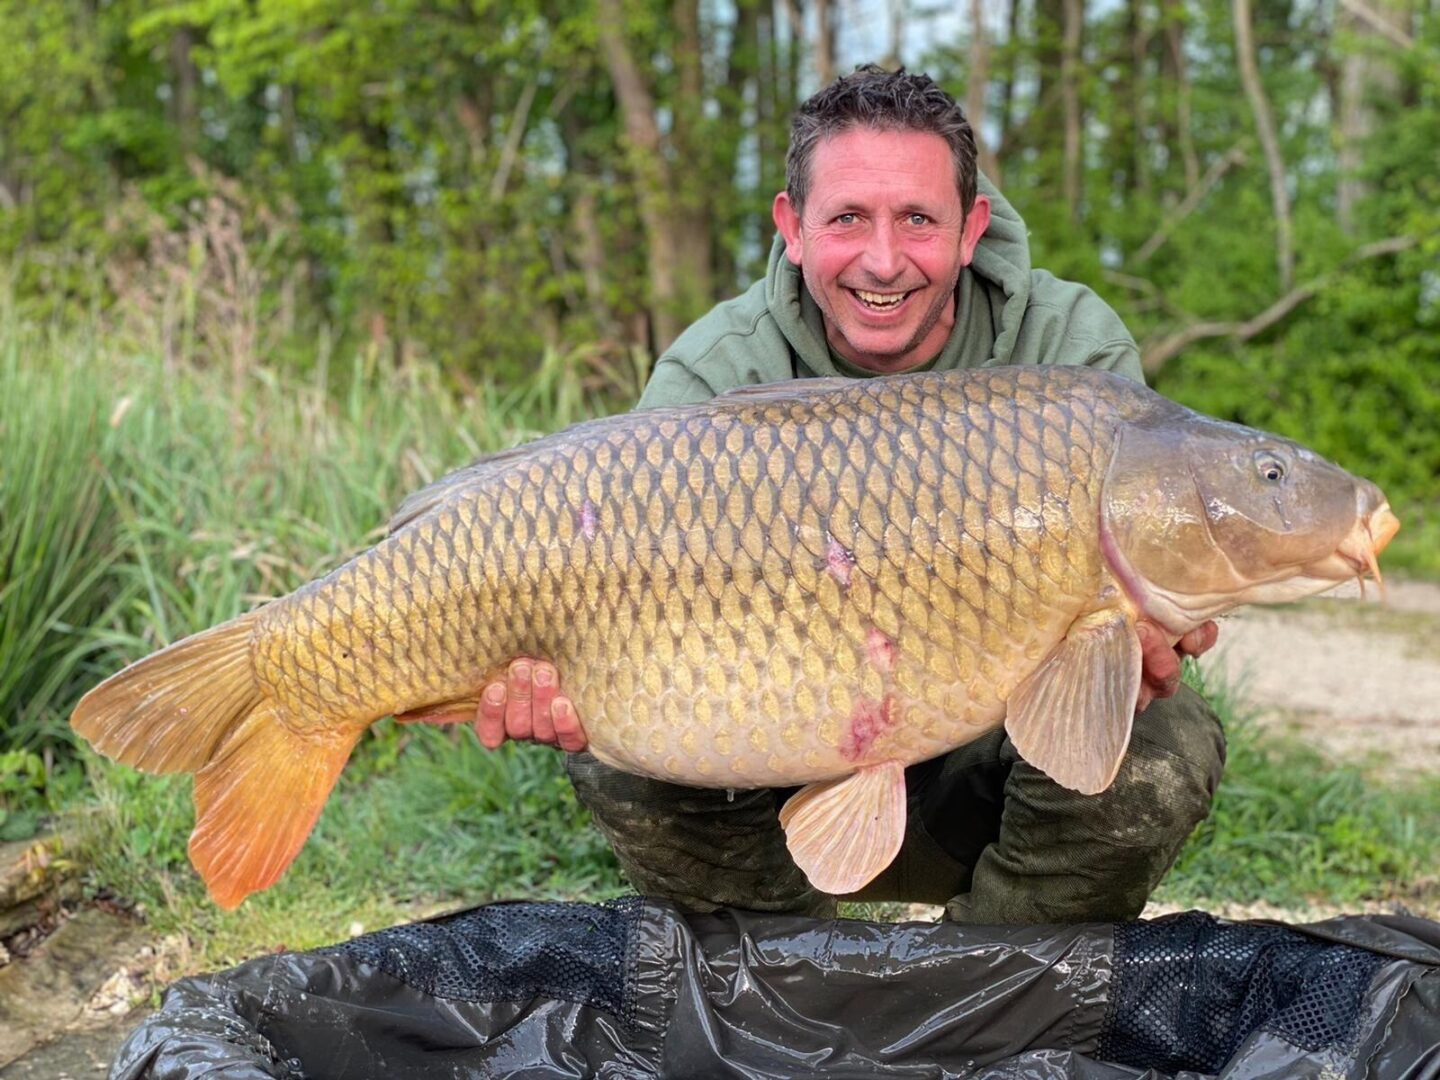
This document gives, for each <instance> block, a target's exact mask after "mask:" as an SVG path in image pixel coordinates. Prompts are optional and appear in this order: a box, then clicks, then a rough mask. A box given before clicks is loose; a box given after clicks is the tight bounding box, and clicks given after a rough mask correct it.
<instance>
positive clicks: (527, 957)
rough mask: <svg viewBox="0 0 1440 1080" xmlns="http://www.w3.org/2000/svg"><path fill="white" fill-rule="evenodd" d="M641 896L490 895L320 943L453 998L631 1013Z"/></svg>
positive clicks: (627, 1018)
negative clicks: (589, 900) (628, 981)
mask: <svg viewBox="0 0 1440 1080" xmlns="http://www.w3.org/2000/svg"><path fill="white" fill-rule="evenodd" d="M643 903H644V901H642V900H641V899H640V898H639V897H622V898H621V899H618V900H612V901H610V902H608V903H605V904H559V903H556V904H549V903H513V904H491V905H487V906H485V907H479V908H475V909H473V910H471V911H464V912H460V913H459V914H456V915H451V916H447V917H445V918H441V919H435V920H432V921H430V922H421V923H411V924H410V925H408V926H394V927H391V928H390V929H388V930H379V931H377V932H375V933H373V934H366V935H364V936H363V937H358V938H355V939H354V940H352V941H347V942H345V943H344V944H343V945H335V946H332V947H331V948H329V949H326V950H324V951H325V952H327V953H340V954H343V955H347V956H349V957H351V958H353V959H355V960H358V961H360V962H362V963H367V964H373V965H374V966H375V967H378V968H380V969H381V970H382V971H384V972H387V973H388V974H390V975H392V976H394V977H395V978H397V979H399V980H400V981H401V982H404V983H406V984H407V985H409V986H413V987H414V988H415V989H417V990H419V991H421V992H423V993H426V994H431V995H434V996H435V997H441V998H449V999H451V1000H459V1001H523V1000H526V999H528V998H531V997H549V998H555V999H557V1000H560V1001H570V1002H575V1003H576V1004H580V1005H589V1006H592V1007H594V1008H597V1009H604V1010H605V1011H607V1012H609V1013H612V1014H614V1015H616V1016H620V1017H622V1018H623V1019H624V1020H625V1021H626V1022H627V1023H628V1022H629V1021H630V1019H631V1017H630V1016H629V1015H628V1011H627V1009H626V1007H625V1006H626V998H625V967H626V960H627V957H628V955H629V951H630V950H629V946H630V934H631V928H632V926H633V924H634V921H635V920H636V919H637V918H638V917H639V914H640V910H641V908H642V906H643Z"/></svg>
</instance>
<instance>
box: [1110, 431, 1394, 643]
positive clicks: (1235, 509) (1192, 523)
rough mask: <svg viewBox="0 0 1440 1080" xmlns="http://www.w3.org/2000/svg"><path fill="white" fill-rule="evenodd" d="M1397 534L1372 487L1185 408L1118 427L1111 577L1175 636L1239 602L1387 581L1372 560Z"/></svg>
mask: <svg viewBox="0 0 1440 1080" xmlns="http://www.w3.org/2000/svg"><path fill="white" fill-rule="evenodd" d="M1399 528H1400V522H1399V520H1398V519H1397V518H1396V517H1395V515H1394V513H1393V512H1392V511H1391V509H1390V504H1389V503H1388V502H1387V501H1386V499H1385V495H1384V493H1383V492H1381V490H1380V489H1379V488H1378V487H1377V486H1376V485H1374V484H1372V483H1371V482H1370V481H1368V480H1364V479H1361V478H1360V477H1357V476H1353V475H1352V474H1350V473H1348V472H1346V471H1345V470H1344V469H1342V468H1340V467H1339V466H1337V465H1334V464H1332V463H1331V462H1329V461H1327V460H1325V458H1323V457H1321V456H1320V455H1319V454H1316V453H1315V452H1314V451H1312V450H1309V449H1306V448H1305V447H1303V446H1301V445H1299V444H1298V443H1295V442H1291V441H1290V440H1288V439H1282V438H1280V437H1278V436H1275V435H1270V434H1267V433H1265V432H1262V431H1257V430H1255V429H1254V428H1247V427H1242V426H1241V425H1239V424H1229V423H1225V422H1223V421H1219V420H1212V419H1209V418H1208V417H1202V416H1198V415H1197V414H1194V413H1190V412H1189V411H1188V410H1177V411H1175V412H1170V413H1167V414H1166V415H1165V416H1163V417H1161V418H1156V419H1154V420H1153V421H1152V422H1149V423H1132V424H1127V425H1124V426H1122V427H1121V429H1120V431H1119V433H1118V435H1117V439H1116V444H1115V451H1114V454H1113V457H1112V459H1111V463H1110V467H1109V470H1108V472H1107V475H1106V480H1105V490H1104V493H1103V500H1102V509H1101V539H1102V545H1103V547H1104V549H1105V555H1106V558H1107V561H1108V562H1109V564H1110V567H1111V569H1112V571H1113V572H1114V573H1115V575H1116V577H1117V578H1118V579H1119V580H1120V582H1121V584H1122V585H1123V586H1124V587H1125V588H1126V590H1127V592H1128V593H1129V594H1130V596H1131V598H1132V599H1133V600H1134V602H1135V603H1136V604H1137V606H1138V607H1140V608H1141V610H1142V612H1143V613H1144V614H1145V615H1147V616H1149V617H1150V618H1152V619H1154V620H1155V621H1157V622H1159V623H1160V624H1161V625H1163V626H1165V627H1166V628H1167V629H1169V630H1171V631H1172V632H1174V633H1176V634H1181V633H1184V632H1185V631H1187V630H1189V629H1192V628H1194V627H1195V626H1197V625H1199V624H1200V623H1202V622H1204V621H1205V620H1206V619H1210V618H1213V617H1215V616H1216V615H1219V614H1221V613H1223V612H1225V611H1227V610H1229V609H1230V608H1233V607H1236V606H1238V605H1240V604H1249V603H1279V602H1283V601H1288V600H1296V599H1299V598H1300V597H1304V596H1309V595H1312V594H1314V593H1317V592H1323V591H1324V590H1326V589H1328V588H1331V587H1333V586H1334V585H1336V584H1338V583H1340V582H1342V581H1345V580H1347V579H1349V578H1358V579H1360V580H1361V582H1362V585H1363V581H1364V578H1365V575H1366V574H1367V573H1368V574H1371V575H1372V576H1374V577H1375V579H1376V580H1377V581H1379V580H1380V571H1379V566H1378V564H1377V562H1376V558H1377V556H1378V555H1379V554H1380V552H1381V551H1382V550H1383V549H1384V548H1385V545H1386V544H1388V543H1389V542H1390V539H1391V538H1392V537H1393V536H1394V535H1395V533H1396V531H1397V530H1398V529H1399ZM1382 584H1383V583H1382Z"/></svg>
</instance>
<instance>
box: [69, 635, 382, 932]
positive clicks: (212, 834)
mask: <svg viewBox="0 0 1440 1080" xmlns="http://www.w3.org/2000/svg"><path fill="white" fill-rule="evenodd" d="M258 614H259V613H258V612H251V613H250V614H248V615H242V616H240V617H239V618H238V619H233V620H231V621H230V622H228V623H224V624H222V625H220V626H217V627H215V628H214V629H213V630H206V631H204V632H203V633H200V634H196V635H194V636H193V637H188V638H186V639H184V640H183V641H179V642H177V643H175V644H174V645H171V646H170V647H169V648H166V649H162V650H161V651H159V652H157V653H155V654H154V655H152V656H147V657H146V658H145V659H143V660H139V661H137V662H136V663H134V664H131V665H130V666H129V667H127V668H126V669H125V670H124V671H121V672H119V673H118V674H116V675H113V676H111V677H110V678H109V679H107V680H106V681H105V682H103V683H101V684H100V685H99V686H97V687H96V688H95V689H93V690H91V691H90V692H89V693H88V694H86V695H85V696H84V697H83V698H82V699H81V700H80V704H79V705H77V706H76V708H75V713H74V715H73V716H72V717H71V718H70V724H71V726H72V727H73V728H74V729H75V731H76V732H77V733H78V734H80V735H81V736H83V737H84V738H85V739H87V740H88V741H89V742H90V744H91V745H92V746H94V747H95V749H96V750H98V751H100V752H101V753H102V754H105V755H107V756H108V757H112V758H115V759H116V760H118V761H122V762H124V763H125V764H127V765H133V766H134V767H136V768H137V769H143V770H145V771H146V772H155V773H169V772H193V773H195V830H194V831H193V832H192V833H191V834H190V859H191V861H192V862H193V863H194V864H195V868H196V869H197V870H199V871H200V875H201V877H203V878H204V879H205V884H206V887H207V888H208V889H209V891H210V896H211V898H212V899H213V900H214V901H215V902H216V903H217V904H219V905H220V906H221V907H223V908H226V909H231V908H235V907H237V906H238V905H239V904H240V902H241V901H242V900H244V899H245V897H246V896H248V895H249V894H250V893H252V892H256V891H258V890H260V889H264V888H266V887H268V886H270V885H273V884H274V883H275V882H276V881H277V880H278V879H279V877H280V875H281V874H282V873H284V872H285V868H286V867H287V866H289V865H290V863H291V861H292V860H293V859H294V858H295V856H296V855H297V854H298V853H299V851H300V848H301V847H302V846H303V845H304V843H305V838H306V837H307V836H309V835H310V830H311V829H312V828H314V826H315V821H316V819H317V818H319V816H320V811H321V809H322V808H323V807H324V805H325V800H326V799H327V798H328V797H329V795H330V789H331V788H332V787H334V785H335V779H336V777H338V776H339V775H340V770H341V769H342V768H344V766H345V762H346V761H347V760H348V759H349V757H350V751H351V750H352V749H354V746H355V743H356V742H358V741H359V738H360V734H361V731H363V730H364V729H363V728H360V729H350V730H345V731H336V730H333V729H327V730H316V731H314V732H306V733H305V734H303V735H301V734H297V733H296V732H295V731H293V730H292V728H293V726H294V724H293V721H292V722H289V723H287V720H289V719H290V718H288V717H286V716H283V715H281V710H280V707H279V706H278V705H277V704H276V703H275V702H273V701H271V700H270V699H268V698H267V697H265V696H264V695H263V694H262V693H261V689H260V687H259V685H258V684H257V683H256V681H255V675H254V668H253V666H252V664H251V638H252V634H253V631H254V624H255V620H256V618H257V617H258Z"/></svg>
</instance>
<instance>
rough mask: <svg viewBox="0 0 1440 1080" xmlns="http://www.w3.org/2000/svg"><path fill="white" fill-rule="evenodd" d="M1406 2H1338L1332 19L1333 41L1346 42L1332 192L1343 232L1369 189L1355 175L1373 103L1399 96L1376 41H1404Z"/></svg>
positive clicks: (1396, 78)
mask: <svg viewBox="0 0 1440 1080" xmlns="http://www.w3.org/2000/svg"><path fill="white" fill-rule="evenodd" d="M1408 6H1409V5H1408V4H1406V3H1405V2H1404V0H1373V2H1372V3H1370V4H1368V5H1364V6H1363V7H1362V5H1360V4H1358V3H1343V2H1342V3H1341V5H1340V11H1339V12H1338V13H1337V15H1336V23H1335V29H1336V32H1337V33H1336V37H1343V38H1344V39H1347V41H1346V43H1347V45H1348V49H1347V51H1346V53H1345V54H1344V57H1343V58H1342V60H1341V68H1340V102H1339V106H1340V107H1339V112H1338V128H1337V131H1336V135H1337V140H1336V141H1337V142H1338V144H1339V148H1340V149H1339V161H1338V164H1339V172H1340V176H1339V182H1338V186H1337V189H1336V192H1335V210H1336V217H1337V218H1338V219H1339V221H1340V227H1341V228H1342V229H1344V230H1345V231H1346V232H1347V233H1353V232H1354V231H1355V208H1356V206H1357V205H1358V204H1359V203H1360V202H1361V201H1362V200H1363V199H1364V198H1365V197H1366V195H1368V194H1369V190H1370V186H1369V184H1368V183H1367V182H1366V181H1365V179H1364V178H1363V177H1361V176H1360V175H1359V173H1360V167H1361V165H1362V164H1363V158H1362V155H1363V153H1364V149H1365V143H1366V142H1367V141H1368V140H1369V139H1370V137H1371V136H1372V135H1373V134H1374V133H1375V127H1376V113H1375V106H1374V103H1375V102H1376V101H1379V100H1389V101H1395V100H1397V99H1398V98H1399V95H1400V73H1399V72H1398V71H1397V70H1396V68H1395V65H1394V63H1393V62H1392V61H1391V60H1390V59H1389V57H1388V56H1387V55H1386V51H1385V49H1383V48H1377V47H1376V46H1377V45H1379V43H1380V39H1382V38H1386V39H1389V40H1390V41H1392V42H1393V41H1395V40H1396V35H1399V36H1400V39H1401V40H1404V38H1406V37H1408V35H1409V30H1410V12H1409V11H1408Z"/></svg>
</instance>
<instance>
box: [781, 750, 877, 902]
mask: <svg viewBox="0 0 1440 1080" xmlns="http://www.w3.org/2000/svg"><path fill="white" fill-rule="evenodd" d="M780 824H781V825H782V826H783V827H784V829H785V844H786V846H787V847H789V849H790V854H791V855H792V856H793V857H794V859H795V862H796V865H798V866H799V867H800V869H801V870H803V871H805V876H806V877H807V878H809V879H810V884H812V885H814V886H815V887H816V888H817V889H819V890H820V891H821V892H827V893H830V894H831V895H834V896H843V895H845V894H846V893H852V892H855V891H857V890H858V889H860V888H861V887H862V886H864V885H865V884H867V883H868V882H869V881H870V880H871V879H873V878H874V877H875V876H876V875H877V874H879V873H880V871H881V870H884V869H885V868H886V867H887V866H889V865H890V863H891V861H892V860H893V859H894V858H895V855H896V854H897V853H898V852H899V851H900V844H901V842H902V841H903V840H904V839H905V767H904V766H903V765H901V764H900V762H898V761H885V762H881V763H880V764H878V765H868V766H866V767H865V768H863V769H861V770H860V771H859V772H856V773H852V774H851V775H849V776H846V777H844V778H842V779H840V780H827V781H824V782H823V783H818V784H810V785H808V786H806V787H804V788H801V789H800V790H799V791H797V792H796V793H795V794H794V795H792V796H790V798H789V799H787V800H786V802H785V805H784V806H782V807H781V808H780Z"/></svg>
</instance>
